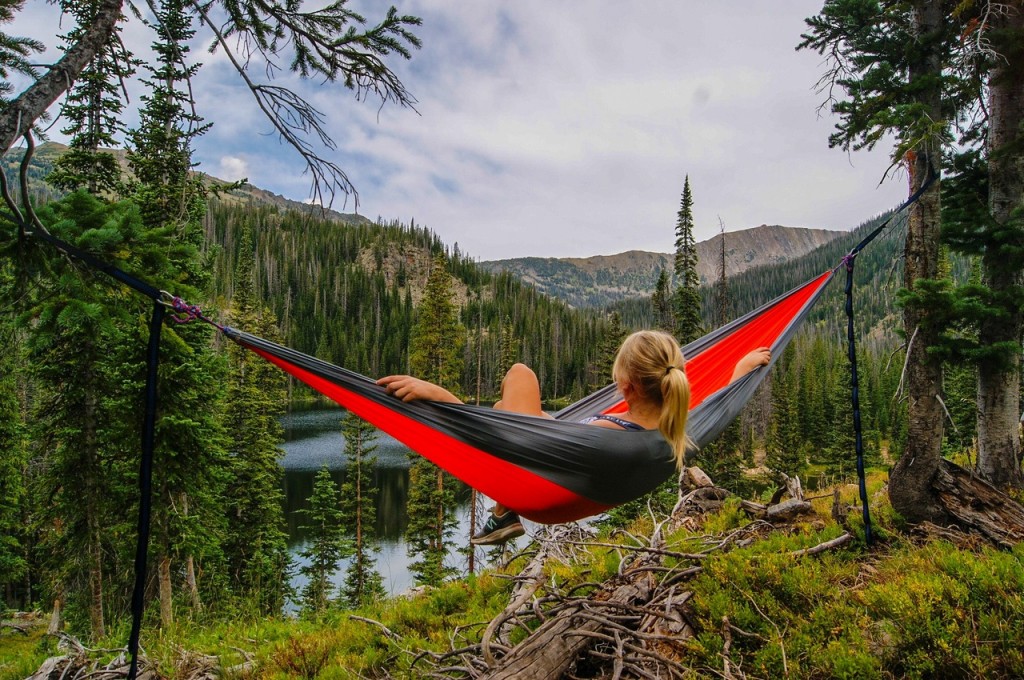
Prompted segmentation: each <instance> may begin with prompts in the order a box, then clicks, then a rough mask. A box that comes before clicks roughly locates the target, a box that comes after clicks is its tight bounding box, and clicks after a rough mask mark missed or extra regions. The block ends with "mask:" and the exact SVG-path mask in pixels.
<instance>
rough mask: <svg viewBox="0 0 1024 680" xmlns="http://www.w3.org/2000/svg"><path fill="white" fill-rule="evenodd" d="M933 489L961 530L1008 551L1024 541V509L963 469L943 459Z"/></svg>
mask: <svg viewBox="0 0 1024 680" xmlns="http://www.w3.org/2000/svg"><path fill="white" fill-rule="evenodd" d="M933 488H934V489H935V491H936V496H937V498H938V501H939V503H940V504H941V505H942V507H943V508H945V510H946V511H947V512H948V513H949V515H950V516H951V518H952V520H953V521H954V522H955V523H956V524H957V525H959V526H960V527H961V528H963V529H965V530H967V531H970V532H974V533H977V534H980V535H981V536H984V537H985V538H986V539H987V540H989V541H991V542H992V543H994V544H996V545H998V546H1000V547H1004V548H1010V547H1012V546H1014V545H1016V544H1018V543H1020V542H1021V541H1022V540H1024V506H1022V505H1021V504H1020V503H1018V502H1017V501H1015V500H1013V499H1012V498H1010V497H1009V496H1007V495H1006V494H1004V493H1002V492H1001V491H999V490H998V489H996V488H995V487H994V486H992V485H991V484H989V483H988V482H986V481H984V480H983V479H981V478H979V477H977V476H975V475H973V474H971V473H970V472H969V471H967V470H965V469H963V468H962V467H960V466H958V465H955V464H954V463H951V462H949V461H948V460H943V461H942V465H941V466H940V467H939V469H938V471H937V472H936V475H935V478H934V481H933Z"/></svg>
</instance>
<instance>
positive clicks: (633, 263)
mask: <svg viewBox="0 0 1024 680" xmlns="http://www.w3.org/2000/svg"><path fill="white" fill-rule="evenodd" d="M844 234H846V232H843V231H832V230H828V229H812V228H807V227H786V226H782V225H766V224H763V225H760V226H758V227H752V228H750V229H742V230H738V231H732V232H725V233H720V234H716V235H715V236H713V237H712V238H710V239H707V240H705V241H701V242H699V243H697V262H698V264H697V274H698V276H699V277H700V281H701V284H709V283H712V282H714V281H716V280H717V279H718V277H719V273H718V268H719V262H720V260H721V259H722V252H721V251H722V240H723V239H724V240H725V274H726V276H727V277H732V276H735V275H737V274H740V273H742V272H745V271H747V270H749V269H753V268H755V267H760V266H769V265H777V264H781V263H785V262H788V261H791V260H793V259H796V258H798V257H801V256H803V255H806V254H807V253H809V252H811V251H813V250H815V249H816V248H818V247H820V246H822V245H825V244H827V243H830V242H831V241H833V240H835V239H837V238H840V237H841V236H843V235H844ZM674 257H675V256H674V254H673V253H657V252H651V251H645V250H628V251H625V252H622V253H618V254H615V255H593V256H590V257H563V258H557V257H519V258H510V259H504V260H487V261H481V262H478V264H479V265H480V266H481V267H483V268H484V269H485V270H487V271H490V272H492V273H497V272H501V271H505V272H508V273H510V274H513V275H515V276H517V277H518V278H520V279H521V280H523V281H525V282H526V283H529V284H530V285H532V286H534V287H536V288H537V289H538V290H540V291H541V292H544V293H547V294H548V295H551V296H553V297H557V298H559V299H561V300H564V301H566V302H568V303H569V304H570V305H572V306H574V307H603V306H606V305H608V304H611V303H614V302H618V301H621V300H625V299H629V298H632V297H645V296H650V295H651V294H652V293H653V292H654V287H655V285H656V284H657V280H658V276H659V274H660V272H661V271H662V270H663V269H664V270H667V271H668V272H669V275H670V276H671V274H672V272H673V270H674Z"/></svg>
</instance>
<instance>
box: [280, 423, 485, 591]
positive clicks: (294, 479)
mask: <svg viewBox="0 0 1024 680" xmlns="http://www.w3.org/2000/svg"><path fill="white" fill-rule="evenodd" d="M344 415H345V412H344V411H343V410H341V409H339V408H321V409H316V410H309V411H295V412H292V413H289V414H287V415H285V416H282V418H281V425H282V426H283V427H284V431H285V442H284V444H283V445H282V447H281V448H282V449H283V450H284V453H285V455H284V458H283V460H282V462H281V464H282V467H283V468H284V482H283V483H284V503H285V508H284V510H285V520H286V522H287V528H288V550H289V552H290V553H291V554H292V558H293V560H294V563H295V565H296V568H295V574H294V575H293V577H292V585H293V586H294V588H295V591H296V593H297V594H298V593H300V592H301V590H302V587H303V586H304V585H305V578H304V577H303V576H302V575H301V574H299V573H298V568H299V566H301V565H302V564H303V560H302V558H301V557H300V556H299V553H300V552H302V551H303V550H305V548H306V545H307V543H308V537H307V536H306V534H305V532H304V531H302V529H301V528H300V526H301V525H302V524H303V523H304V521H305V520H304V518H303V515H302V514H301V513H300V512H299V510H302V509H305V508H308V507H309V497H310V496H311V495H312V493H313V480H314V477H315V476H316V473H317V472H318V471H319V470H320V468H322V467H324V466H326V467H327V468H328V469H329V470H330V471H331V477H332V478H333V479H334V482H335V483H336V484H338V485H339V486H340V485H341V483H342V482H343V481H344V479H345V467H346V460H345V455H344V452H345V438H344V437H343V436H342V435H341V420H342V418H343V417H344ZM376 444H377V450H376V451H374V453H373V455H375V456H376V457H377V465H376V467H375V469H374V476H373V486H374V488H375V489H376V490H377V527H376V528H377V536H378V539H379V544H380V552H378V553H377V554H376V555H375V557H376V559H377V570H378V571H379V572H380V574H381V576H383V578H384V586H385V588H386V589H387V590H388V591H389V592H390V593H391V594H392V595H397V594H399V593H401V592H404V591H406V590H408V589H409V588H410V587H412V586H413V585H414V583H413V577H412V574H411V573H410V572H409V563H410V562H411V561H412V560H410V558H409V557H408V555H406V543H405V539H404V537H403V534H404V532H405V527H406V524H407V523H408V516H407V515H406V511H405V510H406V501H407V499H408V494H409V453H410V451H409V449H408V448H407V447H406V446H405V445H403V444H402V443H400V442H398V441H396V440H395V439H394V438H392V437H390V436H388V435H386V434H384V433H383V432H379V433H378V436H377V440H376ZM469 496H470V494H469V490H468V489H466V490H465V492H464V493H463V494H461V496H460V503H459V507H458V520H459V526H458V528H457V529H456V538H455V539H454V542H455V543H456V544H457V545H465V543H466V542H467V539H462V538H461V537H465V536H468V535H469ZM450 560H451V564H452V566H454V567H456V568H457V569H459V570H460V571H464V570H465V568H466V566H465V557H464V556H462V555H461V554H455V555H453V556H452V557H450ZM347 567H348V564H347V562H343V563H342V565H341V567H340V569H339V570H338V572H337V573H336V574H335V576H334V579H333V580H334V583H335V584H338V585H340V584H341V582H342V581H343V580H344V574H345V570H346V569H347ZM290 608H291V609H294V608H295V607H294V606H293V607H290Z"/></svg>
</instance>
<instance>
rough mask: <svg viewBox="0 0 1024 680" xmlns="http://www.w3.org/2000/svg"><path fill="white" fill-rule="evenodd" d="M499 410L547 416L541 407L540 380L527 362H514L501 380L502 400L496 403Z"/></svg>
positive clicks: (495, 406)
mask: <svg viewBox="0 0 1024 680" xmlns="http://www.w3.org/2000/svg"><path fill="white" fill-rule="evenodd" d="M494 408H496V409H498V410H499V411H511V412H512V413H525V414H526V415H531V416H546V415H547V414H546V413H544V410H543V409H541V407H540V382H539V381H538V380H537V374H536V373H534V372H533V369H532V368H530V367H529V366H527V365H526V364H513V366H512V368H510V369H508V373H506V374H505V378H504V380H502V381H501V400H500V401H499V402H498V403H497V404H495V405H494Z"/></svg>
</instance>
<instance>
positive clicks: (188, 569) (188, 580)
mask: <svg viewBox="0 0 1024 680" xmlns="http://www.w3.org/2000/svg"><path fill="white" fill-rule="evenodd" d="M181 512H182V514H183V515H184V516H185V517H186V518H187V517H188V494H187V493H183V494H181ZM185 585H186V587H187V588H188V596H189V599H190V600H191V601H192V609H194V610H195V611H197V612H201V611H202V610H203V600H202V598H200V597H199V584H198V583H197V582H196V560H195V557H193V556H192V555H188V556H187V557H186V558H185Z"/></svg>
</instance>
